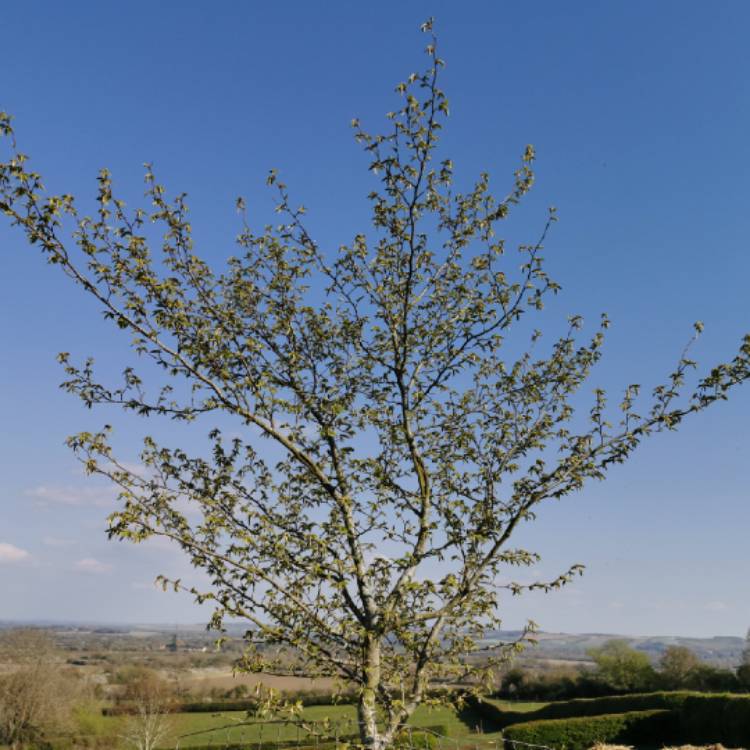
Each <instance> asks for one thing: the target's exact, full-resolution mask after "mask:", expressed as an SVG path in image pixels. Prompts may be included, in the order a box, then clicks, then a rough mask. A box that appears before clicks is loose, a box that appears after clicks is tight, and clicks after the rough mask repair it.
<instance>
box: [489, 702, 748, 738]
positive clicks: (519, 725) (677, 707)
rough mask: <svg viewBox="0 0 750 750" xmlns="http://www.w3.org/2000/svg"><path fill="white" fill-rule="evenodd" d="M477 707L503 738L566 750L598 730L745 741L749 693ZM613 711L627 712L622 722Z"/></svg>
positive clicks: (612, 735)
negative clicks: (523, 709) (524, 709)
mask: <svg viewBox="0 0 750 750" xmlns="http://www.w3.org/2000/svg"><path fill="white" fill-rule="evenodd" d="M478 708H479V709H480V710H482V711H485V712H486V713H485V716H487V718H491V719H492V720H494V721H495V722H496V723H497V724H499V725H501V726H502V727H504V732H503V736H504V737H506V738H507V739H516V740H520V741H523V742H532V743H534V744H548V745H552V746H565V747H566V748H568V750H572V749H573V748H574V747H579V746H581V747H583V746H585V743H587V742H589V740H590V739H591V738H592V737H594V734H597V733H600V734H601V735H602V736H601V737H600V736H598V734H597V736H596V737H595V740H596V741H602V742H603V741H608V742H609V741H611V742H624V743H638V742H639V741H644V740H645V741H646V742H647V743H648V742H651V743H654V742H661V743H670V742H672V743H679V742H682V743H689V744H693V745H701V744H709V743H721V744H723V745H725V746H728V747H750V695H735V694H732V693H723V694H711V693H689V692H674V693H667V692H660V693H643V694H640V695H629V696H613V697H611V698H592V699H581V700H572V701H561V702H560V703H551V704H549V705H548V706H545V707H543V708H541V709H539V710H538V711H531V712H528V713H521V712H518V711H513V712H511V711H502V710H501V709H500V708H499V707H498V706H495V705H493V704H491V703H480V704H478ZM647 715H648V716H651V717H656V718H647ZM618 717H632V718H628V719H627V721H626V724H625V725H622V726H621V725H620V723H619V720H618ZM592 733H593V734H592ZM618 733H619V734H618ZM530 737H533V738H535V739H529V738H530ZM579 743H583V744H582V745H579ZM590 744H593V742H591V743H590ZM589 746H590V745H589Z"/></svg>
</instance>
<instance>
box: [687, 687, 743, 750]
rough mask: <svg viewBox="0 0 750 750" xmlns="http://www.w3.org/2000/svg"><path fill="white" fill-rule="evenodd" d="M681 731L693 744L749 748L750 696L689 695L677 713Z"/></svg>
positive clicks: (725, 694)
mask: <svg viewBox="0 0 750 750" xmlns="http://www.w3.org/2000/svg"><path fill="white" fill-rule="evenodd" d="M680 729H681V731H682V735H683V737H686V738H688V739H689V741H690V742H693V743H713V742H720V743H721V744H723V745H727V746H729V747H750V695H733V694H731V693H723V694H719V695H697V696H690V697H689V698H688V699H687V700H685V702H684V703H683V705H682V710H681V711H680Z"/></svg>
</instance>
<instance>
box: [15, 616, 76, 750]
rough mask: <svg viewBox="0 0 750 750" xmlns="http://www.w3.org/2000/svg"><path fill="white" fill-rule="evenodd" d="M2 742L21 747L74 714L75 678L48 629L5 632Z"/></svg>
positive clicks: (18, 749)
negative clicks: (67, 673)
mask: <svg viewBox="0 0 750 750" xmlns="http://www.w3.org/2000/svg"><path fill="white" fill-rule="evenodd" d="M0 665H2V671H0V742H2V743H4V744H7V745H9V746H10V748H11V750H21V748H24V747H27V746H28V745H29V744H30V743H33V742H36V741H38V740H41V739H44V738H45V737H46V736H47V735H48V734H49V733H50V732H51V731H53V732H54V731H55V730H60V728H61V727H63V726H64V725H65V724H66V723H67V721H68V719H69V718H70V716H69V715H70V710H71V708H72V705H73V701H74V699H75V696H76V686H75V681H71V679H70V676H65V675H63V673H62V671H61V665H60V661H59V659H58V658H57V656H56V653H55V647H54V642H53V641H52V639H51V638H50V636H49V635H48V634H47V633H45V632H44V631H42V630H35V629H20V630H10V631H7V632H5V633H3V634H2V636H1V637H0Z"/></svg>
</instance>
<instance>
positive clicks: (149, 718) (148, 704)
mask: <svg viewBox="0 0 750 750" xmlns="http://www.w3.org/2000/svg"><path fill="white" fill-rule="evenodd" d="M123 697H124V698H125V699H126V700H127V701H128V702H129V704H130V708H131V709H132V714H131V715H130V716H129V717H128V719H127V721H126V723H125V729H124V732H123V734H122V739H123V740H124V742H125V745H126V746H127V747H132V748H133V749H134V750H154V749H155V748H157V747H159V745H161V744H162V743H163V742H164V740H165V739H166V737H167V736H168V735H169V733H170V731H171V730H172V722H171V721H170V718H169V711H170V708H171V703H172V695H171V691H170V689H169V686H168V685H167V684H166V682H165V681H164V680H163V679H161V678H160V677H159V675H158V674H157V673H156V672H154V671H153V670H149V669H142V670H139V671H138V672H134V673H133V674H132V675H131V678H130V679H129V680H128V681H127V683H126V685H125V691H124V695H123Z"/></svg>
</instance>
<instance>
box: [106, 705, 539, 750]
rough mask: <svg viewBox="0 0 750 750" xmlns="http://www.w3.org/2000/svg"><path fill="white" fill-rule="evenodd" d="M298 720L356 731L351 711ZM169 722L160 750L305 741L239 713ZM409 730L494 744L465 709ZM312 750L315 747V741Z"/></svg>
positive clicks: (114, 723)
mask: <svg viewBox="0 0 750 750" xmlns="http://www.w3.org/2000/svg"><path fill="white" fill-rule="evenodd" d="M511 705H512V706H513V707H514V708H515V709H516V710H529V711H530V710H534V708H536V707H538V706H539V705H540V704H535V703H529V704H515V703H513V704H511ZM303 718H304V719H305V720H307V721H311V722H322V721H324V720H325V719H328V720H330V721H331V722H332V724H334V725H335V726H337V727H338V734H339V735H340V736H342V737H344V736H346V735H351V734H353V733H354V732H355V731H356V726H355V722H356V709H355V707H354V706H351V705H344V706H309V707H307V708H305V709H304V711H303ZM92 719H93V717H92ZM124 721H127V719H126V718H125V717H101V718H99V719H96V720H92V726H91V729H93V730H94V732H95V733H97V734H99V735H100V736H102V735H104V736H107V735H108V736H111V737H114V736H117V735H118V734H120V733H121V731H122V729H121V727H122V723H123V722H124ZM170 721H171V724H172V730H171V733H170V737H171V739H170V741H169V742H165V743H162V744H163V746H164V747H170V746H172V747H173V746H174V744H175V741H176V740H177V738H179V745H180V748H190V747H196V746H200V745H212V744H215V745H217V746H221V745H223V744H229V743H237V744H241V743H247V744H253V745H255V746H257V747H259V748H262V747H267V746H272V745H273V744H275V743H277V742H290V741H291V742H294V743H296V741H297V740H299V741H300V742H305V740H307V739H308V736H307V735H306V733H305V732H304V731H303V730H301V729H298V728H297V727H296V726H293V725H290V724H284V723H278V724H274V723H269V722H268V721H265V722H252V721H248V719H247V717H246V714H245V712H244V711H224V712H220V713H180V714H174V715H172V716H171V717H170ZM94 724H95V726H94ZM410 724H411V725H412V726H414V727H438V726H439V727H444V730H441V731H444V732H445V734H447V736H448V737H451V738H454V739H456V740H459V741H460V740H465V739H467V738H469V737H473V738H474V739H476V740H481V739H495V733H492V732H491V730H492V727H487V726H483V723H482V719H481V717H479V716H478V715H477V714H475V713H474V712H472V711H471V710H469V709H467V710H464V711H461V712H458V711H456V709H454V708H449V707H445V706H440V707H434V708H432V707H425V706H422V707H420V708H419V709H417V711H416V712H415V714H414V716H413V717H412V720H411V722H410ZM479 733H483V734H479ZM311 744H313V745H314V744H315V743H314V740H313V741H312V742H311ZM461 744H463V742H462V743H461Z"/></svg>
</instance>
